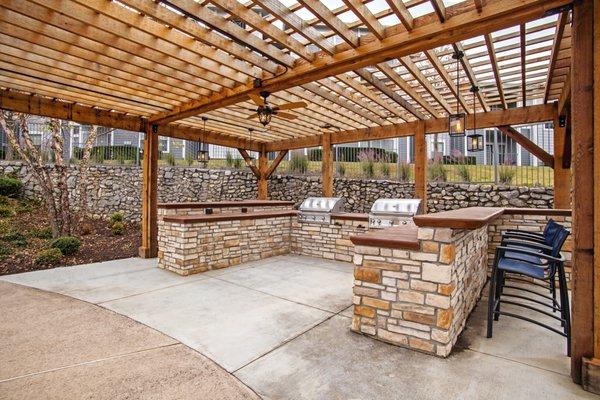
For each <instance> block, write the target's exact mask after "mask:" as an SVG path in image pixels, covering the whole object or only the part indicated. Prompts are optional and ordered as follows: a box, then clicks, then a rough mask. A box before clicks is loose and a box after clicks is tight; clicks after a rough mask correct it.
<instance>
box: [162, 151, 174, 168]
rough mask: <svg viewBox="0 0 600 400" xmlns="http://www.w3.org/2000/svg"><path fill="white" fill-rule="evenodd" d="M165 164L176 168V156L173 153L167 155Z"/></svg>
mask: <svg viewBox="0 0 600 400" xmlns="http://www.w3.org/2000/svg"><path fill="white" fill-rule="evenodd" d="M165 162H166V163H167V165H170V166H171V167H173V166H175V164H176V162H175V156H174V155H173V154H171V153H167V154H165Z"/></svg>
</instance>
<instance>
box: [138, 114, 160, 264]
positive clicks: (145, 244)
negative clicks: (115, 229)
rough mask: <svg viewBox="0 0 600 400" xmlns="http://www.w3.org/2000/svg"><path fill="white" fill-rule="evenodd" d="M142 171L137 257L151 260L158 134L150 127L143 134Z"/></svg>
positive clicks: (154, 239)
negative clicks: (140, 224) (140, 229)
mask: <svg viewBox="0 0 600 400" xmlns="http://www.w3.org/2000/svg"><path fill="white" fill-rule="evenodd" d="M142 169H143V177H142V245H141V246H140V248H139V256H140V257H142V258H153V257H156V256H157V255H158V225H157V220H158V210H157V205H158V133H156V132H153V130H152V127H151V126H150V125H147V126H146V129H145V132H144V158H143V160H142Z"/></svg>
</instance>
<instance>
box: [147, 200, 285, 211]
mask: <svg viewBox="0 0 600 400" xmlns="http://www.w3.org/2000/svg"><path fill="white" fill-rule="evenodd" d="M293 205H294V202H293V201H282V200H240V201H203V202H195V203H158V208H169V209H177V208H232V207H261V206H263V207H264V206H293Z"/></svg>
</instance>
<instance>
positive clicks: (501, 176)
mask: <svg viewBox="0 0 600 400" xmlns="http://www.w3.org/2000/svg"><path fill="white" fill-rule="evenodd" d="M516 174H517V171H515V170H514V169H513V168H509V167H502V168H499V169H498V181H499V182H500V183H503V184H505V185H510V184H511V183H512V181H513V179H514V178H515V175H516Z"/></svg>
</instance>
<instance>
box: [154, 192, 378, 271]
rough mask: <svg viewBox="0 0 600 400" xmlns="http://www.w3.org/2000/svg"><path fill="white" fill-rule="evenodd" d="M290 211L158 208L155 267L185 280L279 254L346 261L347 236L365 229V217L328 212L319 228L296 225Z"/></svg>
mask: <svg viewBox="0 0 600 400" xmlns="http://www.w3.org/2000/svg"><path fill="white" fill-rule="evenodd" d="M218 206H222V208H215V207H218ZM291 207H292V203H290V202H277V201H239V202H215V203H212V202H211V203H182V204H169V205H164V206H163V208H160V209H159V217H160V218H159V222H158V248H159V252H158V257H159V261H158V266H159V267H160V268H164V269H168V270H170V271H173V272H176V273H178V274H181V275H189V274H194V273H199V272H204V271H207V270H210V269H215V268H225V267H229V266H232V265H236V264H240V263H243V262H247V261H254V260H258V259H263V258H267V257H271V256H273V255H278V254H285V253H293V254H301V255H309V256H315V257H321V258H324V259H332V260H340V261H346V262H352V258H353V256H354V245H353V244H352V242H351V241H350V236H351V235H356V234H360V233H364V232H366V231H367V230H368V225H369V224H368V219H369V217H368V215H367V214H357V213H334V214H332V215H331V222H330V223H328V224H320V223H311V222H300V221H298V218H297V215H298V211H295V210H292V209H291ZM207 208H211V211H212V212H211V213H209V214H207V213H206V212H205V210H206V209H207Z"/></svg>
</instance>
